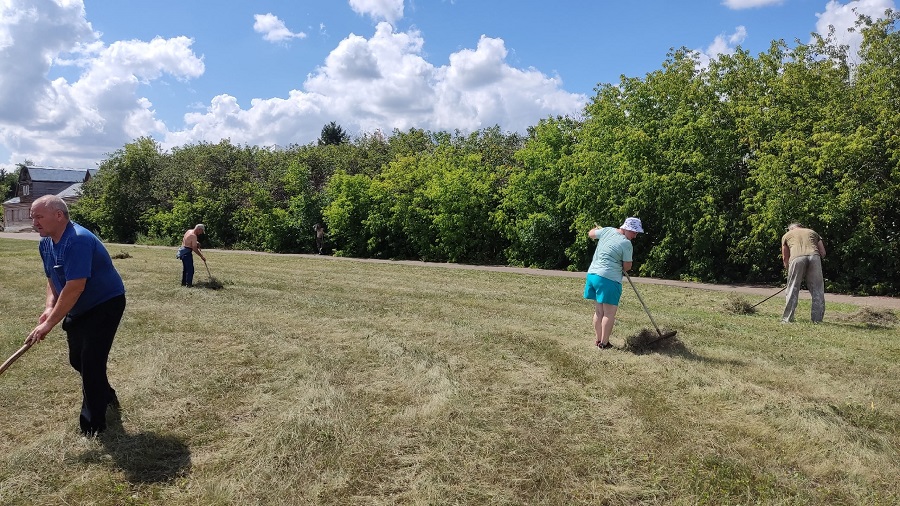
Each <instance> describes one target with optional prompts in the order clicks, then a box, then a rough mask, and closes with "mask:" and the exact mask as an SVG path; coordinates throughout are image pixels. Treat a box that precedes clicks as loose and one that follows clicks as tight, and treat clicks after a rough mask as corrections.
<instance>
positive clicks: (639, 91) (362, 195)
mask: <svg viewBox="0 0 900 506" xmlns="http://www.w3.org/2000/svg"><path fill="white" fill-rule="evenodd" d="M897 21H898V15H897V13H895V12H891V13H889V16H888V17H887V18H885V19H881V20H872V19H869V18H866V17H861V18H860V20H859V24H858V29H859V30H860V31H861V33H862V35H863V44H862V49H861V51H860V52H859V54H855V55H851V54H849V52H848V49H847V48H846V47H844V46H840V45H838V44H837V43H835V42H834V40H833V38H832V37H826V38H818V39H817V40H815V41H814V42H812V43H809V44H803V43H799V42H798V43H796V44H795V45H794V46H793V47H789V46H788V45H787V44H785V43H784V42H782V41H777V42H774V43H772V45H771V47H770V49H769V50H768V51H767V52H765V53H762V54H759V55H756V56H753V55H751V54H749V53H748V52H746V51H742V50H738V51H737V52H736V53H734V54H730V55H722V56H720V57H718V58H717V59H715V60H713V61H712V62H710V63H709V65H708V66H705V67H704V66H701V65H700V64H699V62H698V59H697V56H696V54H694V53H692V52H690V51H686V50H679V51H675V52H673V53H672V54H670V55H669V57H668V58H667V60H666V61H665V62H664V63H663V65H662V68H661V69H659V70H657V71H655V72H652V73H650V74H648V75H646V76H644V77H643V78H630V77H624V76H623V77H622V78H621V80H620V82H619V83H617V84H615V85H613V84H606V85H601V86H599V87H598V88H597V90H596V95H595V96H594V97H593V98H592V100H591V101H590V102H589V104H588V105H587V106H586V108H585V110H584V112H583V115H582V117H580V118H577V119H576V118H569V117H557V118H547V119H544V120H542V121H540V122H539V123H538V124H537V125H535V126H533V127H532V128H530V129H529V131H528V134H527V135H526V136H520V135H518V134H511V133H503V132H501V131H500V129H499V128H497V127H493V128H487V129H483V130H480V131H477V132H475V133H471V134H467V135H463V134H461V133H459V132H455V133H447V132H429V131H422V130H416V129H411V130H409V131H406V132H401V131H394V132H392V133H391V134H390V135H388V136H382V135H381V134H380V133H378V132H376V133H374V134H366V135H363V136H362V137H360V138H357V139H353V140H351V139H349V138H348V137H347V136H346V134H345V133H344V132H343V131H342V130H341V129H340V127H339V126H337V125H335V124H334V123H332V124H330V125H326V127H325V128H323V135H322V139H320V140H319V142H318V143H317V144H310V145H304V146H290V147H288V148H286V149H268V148H259V147H252V146H243V147H242V146H235V145H232V144H231V143H230V142H228V141H223V142H220V143H218V144H206V143H200V144H192V145H187V146H183V147H180V148H177V149H173V150H171V152H164V151H162V150H161V149H160V147H159V146H158V145H157V144H156V143H155V142H154V141H153V140H151V139H147V138H144V139H138V140H137V141H135V142H133V143H130V144H128V145H126V146H125V147H124V148H123V149H121V150H119V151H117V152H115V153H113V154H111V155H110V156H109V157H108V158H107V159H106V160H104V161H103V162H102V164H101V166H100V171H99V173H98V176H97V177H95V178H93V179H92V180H91V181H90V183H89V184H87V185H86V186H85V194H86V197H87V198H84V199H82V200H81V201H80V203H79V204H78V205H77V206H76V207H75V209H73V212H74V214H75V216H76V219H79V220H81V221H82V222H84V223H86V224H88V225H89V226H91V227H93V228H95V229H96V230H98V231H99V232H100V234H101V235H102V236H103V237H105V238H107V239H110V240H115V241H125V242H131V241H136V240H143V241H155V242H162V243H174V242H175V241H177V240H178V239H179V238H180V237H181V234H182V233H183V231H184V230H185V229H186V228H188V227H190V226H192V225H193V224H194V223H196V222H201V221H202V222H203V223H205V224H207V227H208V228H207V230H208V231H209V240H210V241H211V242H212V243H213V245H215V246H219V247H235V248H249V249H257V250H268V251H275V252H309V251H312V249H313V245H314V238H313V231H312V225H313V224H314V223H316V222H320V221H321V222H323V223H325V224H326V226H327V229H328V231H329V241H330V243H331V245H332V246H333V247H334V248H335V250H336V253H337V254H341V255H348V256H359V257H378V258H403V259H422V260H431V261H447V262H467V263H491V264H497V263H500V264H512V265H525V266H534V267H542V268H567V269H573V270H583V269H585V268H586V267H587V264H588V262H589V260H590V255H591V253H592V250H593V247H592V244H590V240H589V239H588V238H587V235H586V232H587V230H588V229H589V228H590V227H592V226H593V225H594V224H601V225H611V226H617V225H619V224H620V223H621V221H622V219H623V218H624V217H626V216H639V217H641V218H642V220H643V221H644V224H645V225H644V226H645V230H646V231H647V233H646V234H643V235H641V236H639V237H638V238H637V239H636V240H635V251H636V256H637V258H636V260H637V262H636V266H637V268H638V270H639V272H640V274H642V275H647V276H656V277H664V278H680V279H689V280H702V281H764V282H777V281H780V280H782V279H783V270H782V267H781V260H780V244H779V238H780V236H781V234H782V233H783V232H784V230H785V226H786V225H787V224H788V223H789V222H791V221H800V222H802V223H804V224H806V225H808V226H811V227H812V228H815V229H816V230H817V231H819V232H820V233H821V235H822V236H823V237H824V238H825V241H826V246H827V248H828V250H829V255H828V257H827V259H826V261H825V270H826V278H827V280H828V285H829V286H828V288H829V289H830V290H836V291H843V292H856V293H870V294H893V295H896V294H897V293H898V289H900V279H898V278H900V276H898V264H900V260H898V259H900V205H898V204H900V114H898V111H900V86H898V84H897V83H900V36H898V33H897V32H896V30H895V28H896V25H897Z"/></svg>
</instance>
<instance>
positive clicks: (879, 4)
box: [816, 0, 895, 55]
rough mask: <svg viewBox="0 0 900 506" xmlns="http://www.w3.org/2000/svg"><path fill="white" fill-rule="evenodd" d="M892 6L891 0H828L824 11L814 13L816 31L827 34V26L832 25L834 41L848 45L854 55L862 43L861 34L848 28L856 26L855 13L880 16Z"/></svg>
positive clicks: (823, 34)
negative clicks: (842, 0) (841, 0)
mask: <svg viewBox="0 0 900 506" xmlns="http://www.w3.org/2000/svg"><path fill="white" fill-rule="evenodd" d="M894 8H895V7H894V1H893V0H854V1H850V2H847V3H846V4H842V3H841V2H838V1H836V0H830V1H829V2H828V4H826V5H825V12H822V13H817V14H816V17H817V18H818V21H817V22H816V33H818V34H820V35H822V36H827V35H828V31H829V27H830V26H832V27H834V36H835V39H836V42H837V43H839V44H845V45H847V46H849V47H850V54H851V55H856V53H857V52H858V51H859V47H860V44H862V34H861V33H859V32H858V31H854V32H849V31H848V29H849V28H853V27H855V26H856V19H857V14H865V15H867V16H871V17H872V18H881V17H883V16H884V11H885V10H886V9H894Z"/></svg>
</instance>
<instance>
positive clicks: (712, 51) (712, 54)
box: [696, 26, 747, 67]
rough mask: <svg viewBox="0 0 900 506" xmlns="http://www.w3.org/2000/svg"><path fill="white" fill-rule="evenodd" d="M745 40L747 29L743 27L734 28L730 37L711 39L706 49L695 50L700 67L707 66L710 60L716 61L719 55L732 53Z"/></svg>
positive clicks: (721, 35) (723, 35)
mask: <svg viewBox="0 0 900 506" xmlns="http://www.w3.org/2000/svg"><path fill="white" fill-rule="evenodd" d="M746 38H747V28H746V27H744V26H737V27H735V29H734V33H732V34H731V35H726V34H719V35H717V36H716V38H715V39H713V41H712V44H710V45H709V46H708V47H707V48H706V49H698V50H696V51H697V53H698V55H699V57H700V66H701V67H706V66H708V65H709V62H710V60H714V59H716V58H717V57H718V56H719V55H722V54H732V53H734V51H735V49H736V48H737V46H739V45H740V44H741V43H742V42H744V40H746Z"/></svg>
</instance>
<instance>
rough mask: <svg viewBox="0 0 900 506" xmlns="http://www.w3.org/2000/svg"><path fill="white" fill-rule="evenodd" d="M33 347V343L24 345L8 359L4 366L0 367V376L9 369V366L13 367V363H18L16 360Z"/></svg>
mask: <svg viewBox="0 0 900 506" xmlns="http://www.w3.org/2000/svg"><path fill="white" fill-rule="evenodd" d="M31 345H32V343H31V342H27V343H25V344H23V345H22V347H21V348H19V351H17V352H15V353H13V354H12V356H11V357H9V358H8V359H6V362H3V365H0V374H3V371H5V370H7V369H9V366H11V365H12V363H13V362H15V361H16V359H18V358H19V357H21V356H22V355H23V354H24V353H25V352H26V351H28V348H31Z"/></svg>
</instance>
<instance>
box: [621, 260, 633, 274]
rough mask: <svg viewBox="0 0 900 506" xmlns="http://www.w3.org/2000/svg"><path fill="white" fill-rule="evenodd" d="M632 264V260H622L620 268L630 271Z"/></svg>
mask: <svg viewBox="0 0 900 506" xmlns="http://www.w3.org/2000/svg"><path fill="white" fill-rule="evenodd" d="M632 264H634V262H622V270H623V271H625V272H628V271H630V270H631V265H632Z"/></svg>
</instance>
